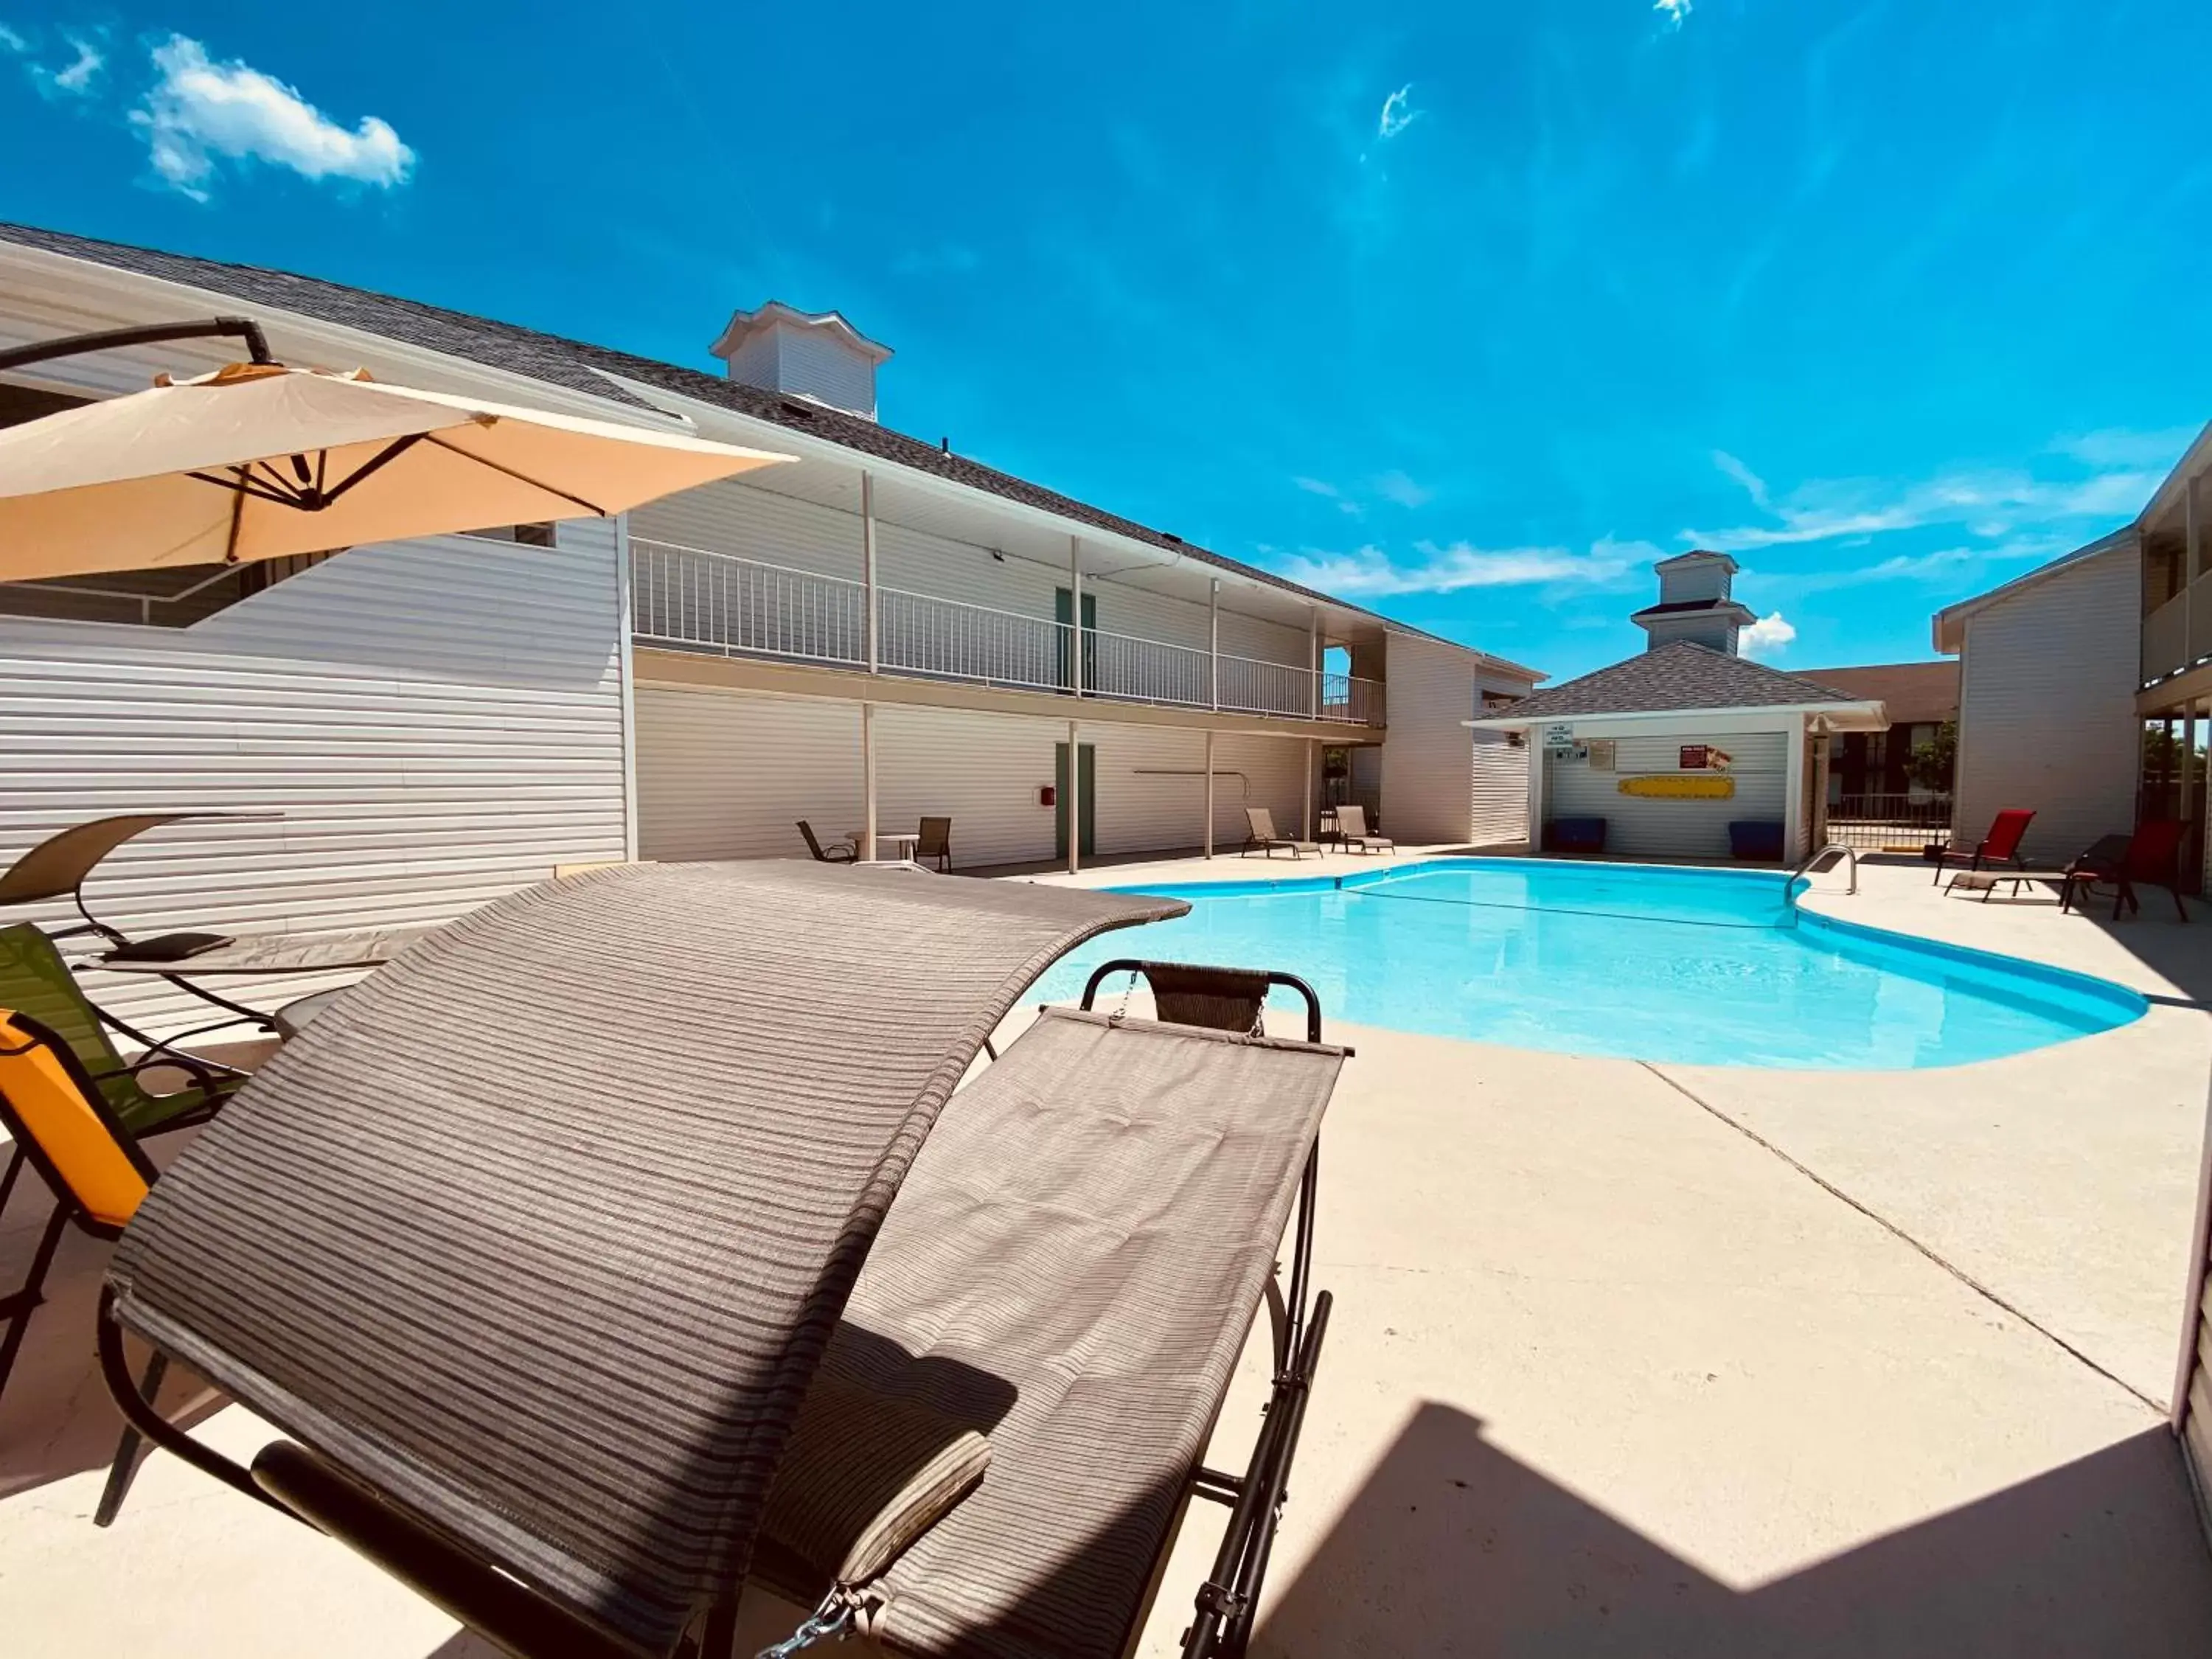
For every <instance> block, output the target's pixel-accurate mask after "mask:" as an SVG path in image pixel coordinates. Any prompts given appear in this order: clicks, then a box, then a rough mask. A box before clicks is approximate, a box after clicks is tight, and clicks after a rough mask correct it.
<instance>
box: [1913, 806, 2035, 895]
mask: <svg viewBox="0 0 2212 1659" xmlns="http://www.w3.org/2000/svg"><path fill="white" fill-rule="evenodd" d="M2034 817H2035V814H2034V813H2033V811H2029V810H2028V809H2027V808H2025V807H2019V806H2008V807H2007V808H2006V809H2005V810H2004V811H2002V812H1999V813H1998V814H1997V815H1996V817H1994V818H1991V819H1990V832H1989V834H1987V835H1986V836H1983V837H1982V838H1981V839H1980V840H1979V841H1978V842H1975V843H1974V845H1973V848H1972V850H1971V851H1969V850H1968V849H1966V848H1963V847H1960V846H1957V845H1955V844H1953V843H1950V842H1946V843H1944V844H1943V845H1942V846H1938V847H1932V848H1929V852H1928V856H1929V858H1930V859H1931V860H1934V862H1935V865H1936V875H1935V878H1934V880H1932V881H1931V882H1929V885H1930V886H1931V887H1940V886H1941V885H1942V883H1943V872H1944V871H1945V870H1947V869H1948V868H1950V867H1952V866H1954V865H1960V864H1963V865H1965V866H1966V868H1967V869H1968V870H1970V871H1978V870H1981V869H1984V868H1985V867H1990V866H1996V865H2000V864H2008V865H2010V866H2012V867H2013V868H2014V869H2015V870H2021V869H2025V868H2027V866H2025V865H2024V864H2022V863H2021V857H2020V843H2021V837H2022V836H2026V835H2027V826H2028V825H2029V823H2032V822H2033V820H2034Z"/></svg>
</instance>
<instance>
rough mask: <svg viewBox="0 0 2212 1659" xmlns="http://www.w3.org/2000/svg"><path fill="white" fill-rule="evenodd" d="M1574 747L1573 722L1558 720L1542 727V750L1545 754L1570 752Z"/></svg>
mask: <svg viewBox="0 0 2212 1659" xmlns="http://www.w3.org/2000/svg"><path fill="white" fill-rule="evenodd" d="M1574 747H1575V723H1574V722H1573V721H1572V720H1559V721H1556V722H1554V723H1553V725H1550V726H1546V727H1545V728H1544V752H1545V753H1546V754H1547V755H1563V754H1572V753H1573V752H1574Z"/></svg>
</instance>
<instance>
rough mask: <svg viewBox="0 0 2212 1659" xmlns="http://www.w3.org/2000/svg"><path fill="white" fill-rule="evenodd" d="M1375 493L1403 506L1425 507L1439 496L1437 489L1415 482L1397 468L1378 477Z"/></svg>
mask: <svg viewBox="0 0 2212 1659" xmlns="http://www.w3.org/2000/svg"><path fill="white" fill-rule="evenodd" d="M1375 493H1376V495H1380V496H1382V497H1383V500H1385V501H1395V502H1397V504H1398V505H1399V506H1401V507H1425V506H1427V505H1428V504H1429V503H1430V502H1431V501H1434V500H1435V499H1436V496H1437V492H1436V491H1435V490H1433V489H1425V488H1424V487H1422V486H1421V485H1419V484H1417V483H1414V482H1413V479H1411V478H1410V477H1407V476H1406V474H1404V473H1403V472H1400V471H1396V470H1395V468H1394V469H1393V470H1391V471H1389V472H1385V473H1384V474H1383V476H1382V477H1379V478H1377V479H1376V481H1375Z"/></svg>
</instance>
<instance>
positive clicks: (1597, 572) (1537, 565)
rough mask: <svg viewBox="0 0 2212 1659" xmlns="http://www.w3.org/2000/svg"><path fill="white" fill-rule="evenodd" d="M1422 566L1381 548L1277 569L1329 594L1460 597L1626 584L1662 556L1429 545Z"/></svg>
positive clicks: (1422, 550) (1312, 556) (1632, 549)
mask: <svg viewBox="0 0 2212 1659" xmlns="http://www.w3.org/2000/svg"><path fill="white" fill-rule="evenodd" d="M1416 550H1417V551H1418V552H1419V555H1420V561H1419V562H1418V563H1412V564H1401V563H1399V562H1396V561H1395V560H1393V559H1392V558H1391V557H1390V556H1389V555H1388V554H1387V553H1385V552H1384V551H1383V550H1382V549H1381V548H1379V547H1376V546H1373V545H1371V544H1370V545H1369V546H1365V547H1362V548H1359V549H1357V550H1354V551H1352V552H1350V553H1322V552H1315V551H1312V550H1308V551H1306V552H1304V553H1298V554H1294V555H1291V556H1289V557H1286V558H1281V559H1278V560H1277V561H1276V564H1275V568H1276V569H1277V570H1279V572H1280V573H1281V574H1284V575H1285V576H1287V577H1289V578H1290V579H1291V580H1292V581H1295V582H1302V583H1304V585H1305V586H1308V587H1318V588H1320V589H1322V591H1324V592H1333V593H1342V594H1346V595H1347V596H1350V595H1365V596H1368V597H1370V598H1374V597H1382V596H1385V595H1389V594H1393V593H1456V592H1462V591H1463V590H1465V589H1468V588H1474V587H1523V586H1534V585H1537V584H1539V583H1547V584H1570V585H1573V586H1598V585H1602V584H1604V583H1607V582H1612V581H1616V580H1619V579H1620V577H1621V576H1623V575H1625V574H1626V573H1627V572H1629V571H1630V570H1632V569H1634V568H1637V567H1638V566H1639V565H1643V564H1646V563H1648V562H1650V561H1652V560H1654V559H1656V558H1658V557H1660V556H1661V554H1660V551H1659V550H1658V549H1657V548H1656V547H1653V546H1650V544H1647V543H1643V542H1615V541H1612V540H1609V539H1608V540H1603V541H1600V542H1598V543H1597V544H1595V546H1593V547H1592V548H1591V549H1590V550H1589V551H1588V552H1586V553H1577V552H1576V551H1574V550H1572V549H1571V548H1565V547H1505V548H1487V547H1476V546H1474V544H1471V543H1468V542H1453V543H1451V544H1449V545H1448V546H1439V545H1438V544H1437V543H1435V542H1422V543H1419V544H1418V546H1417V549H1416Z"/></svg>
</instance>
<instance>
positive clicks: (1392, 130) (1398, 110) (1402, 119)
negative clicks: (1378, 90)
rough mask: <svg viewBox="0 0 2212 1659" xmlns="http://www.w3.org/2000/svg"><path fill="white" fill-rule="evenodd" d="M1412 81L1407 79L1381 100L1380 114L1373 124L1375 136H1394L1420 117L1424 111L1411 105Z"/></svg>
mask: <svg viewBox="0 0 2212 1659" xmlns="http://www.w3.org/2000/svg"><path fill="white" fill-rule="evenodd" d="M1424 113H1425V112H1424V111H1421V110H1418V109H1415V108H1414V107H1413V82H1411V81H1408V82H1406V84H1405V85H1404V86H1402V87H1401V88H1398V90H1397V91H1395V92H1394V93H1392V94H1390V95H1389V97H1388V98H1385V99H1384V100H1383V116H1382V118H1381V119H1380V120H1378V121H1377V122H1376V124H1375V136H1376V137H1377V138H1395V137H1397V136H1398V135H1399V134H1400V133H1401V132H1403V131H1405V130H1406V129H1407V127H1410V126H1411V125H1413V123H1414V122H1416V121H1418V120H1419V119H1420V118H1421V117H1422V115H1423V114H1424Z"/></svg>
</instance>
